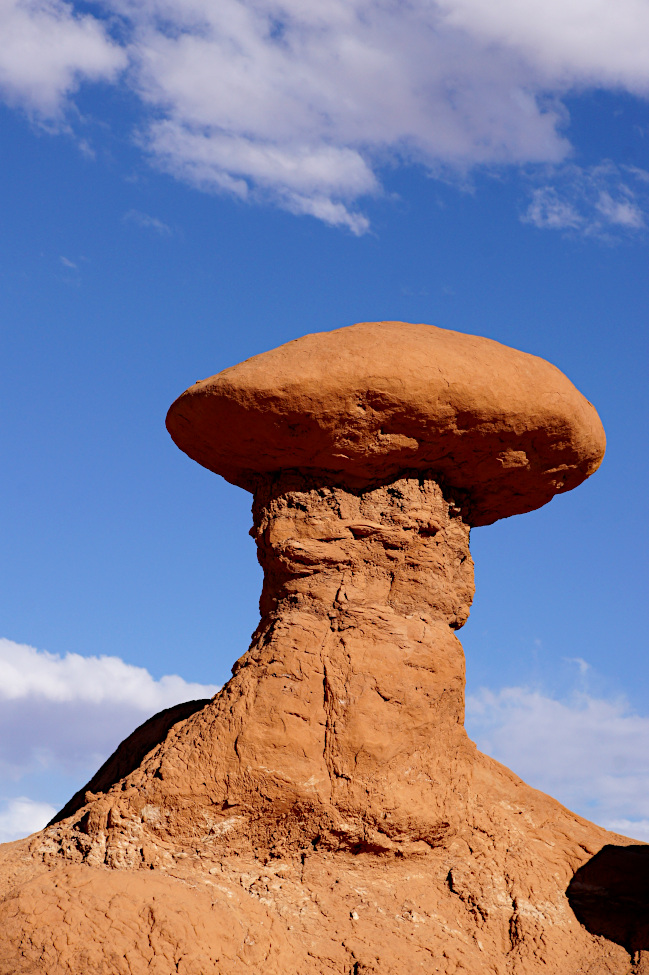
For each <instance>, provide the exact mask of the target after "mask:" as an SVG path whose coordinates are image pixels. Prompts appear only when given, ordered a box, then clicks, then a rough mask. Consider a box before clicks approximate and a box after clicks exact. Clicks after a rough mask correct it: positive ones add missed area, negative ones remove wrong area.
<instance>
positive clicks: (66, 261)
mask: <svg viewBox="0 0 649 975" xmlns="http://www.w3.org/2000/svg"><path fill="white" fill-rule="evenodd" d="M59 260H60V262H61V264H62V265H63V267H67V268H69V269H70V270H71V271H77V270H78V269H79V267H78V265H77V264H75V263H74V261H71V260H70V258H69V257H63V255H61V257H59Z"/></svg>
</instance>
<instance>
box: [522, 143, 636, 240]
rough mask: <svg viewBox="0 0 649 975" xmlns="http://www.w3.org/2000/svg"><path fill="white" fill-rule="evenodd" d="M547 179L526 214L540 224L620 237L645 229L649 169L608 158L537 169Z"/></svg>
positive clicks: (535, 191)
mask: <svg viewBox="0 0 649 975" xmlns="http://www.w3.org/2000/svg"><path fill="white" fill-rule="evenodd" d="M535 178H536V179H541V180H542V182H543V185H541V186H537V187H535V188H534V189H533V190H532V199H531V202H530V204H529V205H528V207H527V208H526V210H525V212H524V213H523V214H522V217H521V219H522V220H523V222H525V223H531V224H533V225H534V226H535V227H538V228H539V229H540V230H561V231H564V232H568V233H574V232H577V233H580V234H584V235H586V236H596V237H601V238H605V239H610V240H614V239H618V238H620V237H623V236H628V235H629V234H637V233H638V232H639V231H643V230H645V228H646V226H647V219H648V218H649V172H647V171H646V170H643V169H639V168H638V167H637V166H618V165H615V164H614V163H612V162H610V161H605V162H603V163H600V164H599V165H597V166H591V167H588V168H582V167H580V166H575V165H563V166H558V167H554V168H552V169H550V170H546V171H545V172H544V173H539V174H536V176H535Z"/></svg>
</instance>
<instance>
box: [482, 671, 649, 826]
mask: <svg viewBox="0 0 649 975" xmlns="http://www.w3.org/2000/svg"><path fill="white" fill-rule="evenodd" d="M466 724H467V730H468V731H469V734H470V735H471V737H473V738H474V739H475V741H476V742H477V744H478V746H479V747H480V748H481V749H482V750H483V751H485V752H487V754H489V755H492V756H493V757H494V758H496V759H498V761H500V762H503V763H504V764H505V765H507V766H508V767H510V768H512V769H513V770H514V771H515V772H516V773H517V774H518V775H520V776H521V777H522V778H523V779H524V780H525V781H526V782H529V784H530V785H533V786H534V787H535V788H537V789H541V790H542V791H543V792H547V793H549V794H550V795H552V796H555V798H557V799H559V800H560V801H561V802H562V803H564V805H566V806H568V807H569V808H571V809H574V810H575V811H576V812H578V813H580V814H581V815H583V816H586V817H587V818H588V819H592V820H594V821H595V822H598V823H600V824H601V825H603V826H606V827H607V828H608V829H614V830H617V831H621V832H624V833H626V834H627V835H630V836H634V837H636V838H638V839H643V838H649V717H647V716H644V715H640V714H637V713H635V712H634V711H633V710H632V709H631V708H630V706H629V705H628V703H627V702H626V701H625V700H624V699H623V698H617V699H607V698H601V697H595V696H592V695H590V694H588V693H586V692H585V691H579V692H575V693H573V694H572V695H571V696H570V697H568V698H566V699H565V700H558V699H556V698H554V697H551V696H549V695H547V694H544V693H543V692H541V691H539V690H533V689H530V688H526V687H506V688H503V689H501V690H499V691H496V692H494V691H490V690H487V689H484V688H483V689H482V690H481V691H480V692H479V693H478V694H473V695H470V696H469V697H468V698H467V721H466Z"/></svg>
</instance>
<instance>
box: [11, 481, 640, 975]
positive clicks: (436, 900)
mask: <svg viewBox="0 0 649 975" xmlns="http://www.w3.org/2000/svg"><path fill="white" fill-rule="evenodd" d="M253 518H254V528H253V534H254V536H255V538H256V541H257V544H258V550H259V558H260V562H261V564H262V566H263V568H264V588H263V592H262V597H261V603H260V607H261V622H260V625H259V627H258V629H257V631H256V633H255V634H254V636H253V641H252V645H251V647H250V650H249V651H248V652H247V653H246V654H245V655H244V656H243V657H242V658H241V659H240V660H238V661H237V663H236V664H235V666H234V668H233V677H232V678H231V680H230V681H229V682H228V684H227V685H226V686H225V687H224V688H223V689H222V691H220V692H219V694H217V695H216V697H215V698H214V699H213V700H212V701H211V702H209V703H208V704H206V705H205V706H204V707H202V708H201V709H200V710H198V711H196V712H195V713H193V714H191V715H190V716H189V717H187V718H185V719H183V720H180V721H178V722H176V723H174V724H173V726H172V727H170V729H169V730H168V732H167V733H166V736H165V737H164V740H162V741H161V742H160V744H158V745H156V746H155V747H154V748H153V749H152V750H151V751H150V752H149V753H148V754H147V755H146V756H145V757H144V758H143V759H142V761H141V762H140V764H139V765H138V767H137V768H135V769H133V770H132V771H130V772H129V773H128V774H126V775H125V776H124V777H123V778H122V779H121V780H120V781H119V782H116V783H115V784H114V785H112V786H111V787H110V788H108V791H106V792H101V793H100V794H91V793H89V794H88V796H87V797H86V798H87V802H85V804H84V805H83V806H82V807H81V808H79V809H78V810H76V811H75V812H74V814H73V815H71V816H69V817H68V818H66V819H63V820H62V821H61V822H58V823H56V824H55V825H52V826H50V827H48V828H47V829H45V830H44V831H42V832H41V833H38V834H35V835H34V836H33V837H31V838H30V839H29V840H27V841H21V842H19V843H15V844H9V845H7V846H5V847H2V849H1V851H0V878H1V881H2V896H3V899H2V902H1V903H0V975H19V973H20V975H22V973H28V972H44V973H45V975H63V973H66V975H80V973H82V972H83V973H84V975H108V973H110V975H113V973H115V975H121V973H124V975H127V973H128V975H140V973H144V972H146V973H147V975H157V973H159V975H167V973H169V972H179V973H182V975H212V973H214V975H217V973H218V975H237V973H244V972H248V973H249V972H264V973H271V975H275V973H277V975H279V973H282V975H287V973H295V975H325V973H327V975H334V973H336V975H359V973H365V972H376V973H381V975H393V973H394V975H396V973H397V972H398V973H399V975H402V973H403V972H423V973H431V975H432V973H442V975H451V973H470V975H483V973H485V975H486V973H489V975H522V973H530V975H534V973H537V972H538V973H541V972H543V973H544V975H578V973H584V975H586V973H588V975H604V973H611V975H627V973H629V975H631V973H632V972H635V973H639V972H642V971H645V970H646V968H643V965H645V961H644V960H643V958H642V952H640V953H639V954H638V953H637V952H636V954H635V955H634V956H632V955H630V954H629V951H628V950H627V948H628V946H627V947H625V946H624V945H620V944H616V943H614V942H612V941H609V940H607V939H606V938H603V937H599V936H598V935H593V934H591V933H589V931H588V930H587V929H586V928H585V927H583V926H582V925H581V924H580V923H579V921H578V920H577V918H576V917H575V915H574V913H573V911H572V909H571V907H570V904H569V903H568V900H567V898H566V894H565V891H566V888H567V887H568V884H569V883H570V881H571V878H572V877H573V875H574V873H575V871H576V870H578V868H579V867H581V866H582V865H583V864H585V863H586V862H587V861H588V860H590V859H591V857H592V856H593V855H594V854H596V853H597V851H598V850H599V849H600V848H601V847H602V846H603V845H604V844H607V843H608V844H615V843H628V842H629V841H628V840H624V839H623V838H621V837H616V836H615V835H614V834H611V833H607V832H606V831H605V830H603V829H600V828H599V827H596V826H594V825H593V824H590V823H588V822H586V821H585V820H583V819H581V818H579V817H577V816H575V815H574V814H572V813H570V812H569V811H568V810H566V809H564V808H563V807H562V806H561V805H560V804H559V803H557V802H555V801H554V800H552V799H550V798H549V797H548V796H545V795H543V794H542V793H539V792H536V791H535V790H533V789H530V788H529V787H528V786H526V785H525V784H524V783H523V782H521V781H520V779H518V778H517V777H516V776H515V775H513V774H512V773H511V772H509V771H508V770H507V769H505V768H503V767H502V766H501V765H499V764H498V763H497V762H494V761H493V760H491V759H489V758H487V757H485V756H483V755H481V754H480V753H479V752H477V750H476V748H475V746H474V745H473V743H472V742H471V741H470V740H469V739H468V737H467V735H466V733H465V731H464V727H463V717H464V715H463V707H464V655H463V652H462V648H461V645H460V643H459V641H458V640H457V637H456V636H455V630H457V629H458V628H459V627H461V626H462V625H463V623H464V622H465V620H466V618H467V616H468V613H469V608H470V604H471V600H472V597H473V563H472V560H471V555H470V553H469V529H468V526H467V525H466V524H465V523H464V521H463V519H462V515H461V509H460V507H459V506H458V505H457V504H454V503H453V500H452V499H450V498H445V497H444V496H443V494H442V491H441V489H440V487H439V486H438V485H437V484H436V483H435V482H434V481H431V480H427V479H425V478H424V477H422V476H419V475H418V476H408V477H404V478H401V479H400V480H398V481H395V482H394V483H392V484H389V485H385V486H383V487H380V488H375V489H373V490H366V491H356V492H354V491H350V490H345V489H343V488H340V487H335V486H324V487H323V486H322V485H319V484H317V483H314V482H312V481H309V480H308V479H306V478H304V477H302V476H300V475H297V474H295V475H291V474H284V475H281V476H278V477H276V478H272V479H269V480H268V481H267V482H265V483H264V484H263V485H262V486H261V487H260V488H259V490H258V492H257V494H256V496H255V501H254V506H253Z"/></svg>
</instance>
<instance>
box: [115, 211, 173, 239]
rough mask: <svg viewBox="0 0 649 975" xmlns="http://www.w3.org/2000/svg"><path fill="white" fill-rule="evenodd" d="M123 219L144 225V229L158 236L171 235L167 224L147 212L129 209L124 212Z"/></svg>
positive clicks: (139, 225) (171, 232)
mask: <svg viewBox="0 0 649 975" xmlns="http://www.w3.org/2000/svg"><path fill="white" fill-rule="evenodd" d="M124 220H125V221H126V222H127V223H134V224H137V226H138V227H144V228H145V229H146V230H153V231H154V232H155V233H156V234H159V235H160V237H171V236H172V234H173V231H172V229H171V227H170V226H169V225H168V224H166V223H164V222H163V221H162V220H159V219H158V218H157V217H152V216H151V215H150V214H148V213H143V212H142V211H141V210H129V211H128V212H127V213H125V214H124Z"/></svg>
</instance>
